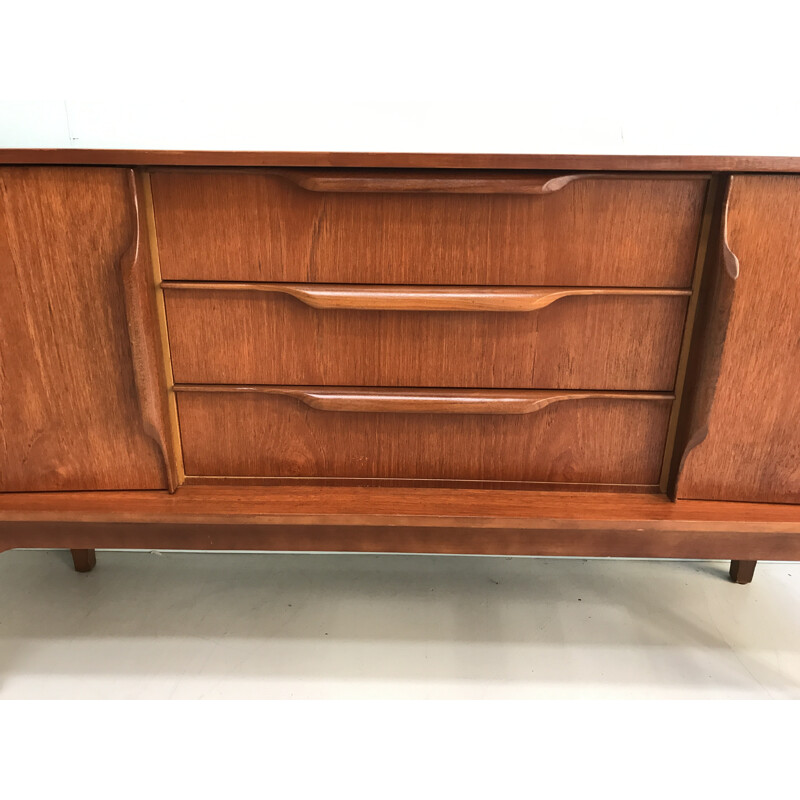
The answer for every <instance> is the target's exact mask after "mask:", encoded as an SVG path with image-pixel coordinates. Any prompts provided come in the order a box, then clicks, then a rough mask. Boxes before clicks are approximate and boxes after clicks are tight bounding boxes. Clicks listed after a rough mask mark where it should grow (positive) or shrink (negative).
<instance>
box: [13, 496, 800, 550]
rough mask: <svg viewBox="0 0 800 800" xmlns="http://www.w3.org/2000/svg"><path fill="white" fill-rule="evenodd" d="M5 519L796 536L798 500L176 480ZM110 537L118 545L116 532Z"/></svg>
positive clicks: (40, 505) (32, 506)
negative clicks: (168, 488)
mask: <svg viewBox="0 0 800 800" xmlns="http://www.w3.org/2000/svg"><path fill="white" fill-rule="evenodd" d="M11 522H38V523H42V522H87V523H88V522H99V523H107V522H121V523H140V522H141V523H145V522H146V523H169V522H174V523H181V524H188V525H197V524H216V523H226V522H227V523H230V524H233V525H236V524H254V525H256V524H258V525H290V526H294V525H326V524H327V525H352V526H363V525H386V526H420V525H421V526H426V527H448V526H453V527H458V528H462V529H463V528H489V529H494V528H519V529H527V530H537V529H538V530H572V531H577V530H586V531H590V530H594V531H598V532H601V533H608V532H609V531H612V530H613V531H629V532H635V533H638V534H639V535H640V536H641V538H643V539H647V538H648V533H650V532H653V531H672V532H676V533H677V532H690V531H704V532H718V533H723V532H751V533H761V532H767V531H782V532H785V533H793V534H797V535H798V537H800V506H795V505H780V504H770V503H728V502H721V501H702V500H678V501H676V502H671V501H670V500H669V499H667V498H666V497H665V496H664V495H660V494H622V495H621V494H618V493H603V492H588V493H584V492H528V491H515V490H508V491H507V490H499V489H415V490H414V491H413V492H410V491H408V489H391V488H386V489H384V488H359V487H348V486H330V487H326V486H274V487H272V486H236V487H233V486H225V487H209V486H197V487H192V486H183V487H180V488H179V489H178V490H177V491H176V492H175V494H173V495H170V494H168V493H167V492H164V491H155V492H154V491H134V492H113V491H108V492H30V493H6V494H0V529H2V526H3V525H5V524H6V523H11ZM756 538H757V537H756ZM14 546H18V547H19V546H24V545H22V544H21V543H18V544H16V545H14ZM32 546H33V545H32ZM116 546H125V545H124V542H119V543H118V545H116Z"/></svg>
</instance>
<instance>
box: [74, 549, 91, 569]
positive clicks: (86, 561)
mask: <svg viewBox="0 0 800 800" xmlns="http://www.w3.org/2000/svg"><path fill="white" fill-rule="evenodd" d="M70 552H71V553H72V563H73V564H74V565H75V570H76V572H91V571H92V570H93V569H94V565H95V564H96V563H97V556H96V555H95V552H94V550H70Z"/></svg>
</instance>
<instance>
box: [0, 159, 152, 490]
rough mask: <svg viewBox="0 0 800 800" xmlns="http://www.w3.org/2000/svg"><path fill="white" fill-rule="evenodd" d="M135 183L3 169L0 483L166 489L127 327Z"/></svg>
mask: <svg viewBox="0 0 800 800" xmlns="http://www.w3.org/2000/svg"><path fill="white" fill-rule="evenodd" d="M128 179H129V175H128V172H127V171H126V170H122V169H76V168H59V167H52V168H46V169H42V168H27V167H9V168H3V169H2V170H0V491H3V492H9V491H27V490H37V491H53V490H65V489H75V490H83V491H86V490H92V489H155V488H161V487H164V486H165V485H166V481H165V475H164V464H163V459H162V456H161V452H160V450H159V447H158V446H157V444H156V442H155V441H153V439H151V438H150V437H149V436H148V434H147V431H146V429H145V423H144V421H143V418H142V413H141V411H140V408H139V404H138V401H137V392H136V384H135V378H134V368H133V358H132V353H131V343H130V341H129V335H128V330H127V328H126V309H125V291H124V286H123V275H122V272H123V270H122V268H121V265H120V262H121V261H122V260H123V259H124V256H125V254H126V252H127V251H128V250H129V248H130V247H131V242H132V241H135V225H134V222H133V220H132V216H131V214H130V186H129V183H128ZM134 246H135V245H134ZM130 299H131V297H130V295H129V301H130Z"/></svg>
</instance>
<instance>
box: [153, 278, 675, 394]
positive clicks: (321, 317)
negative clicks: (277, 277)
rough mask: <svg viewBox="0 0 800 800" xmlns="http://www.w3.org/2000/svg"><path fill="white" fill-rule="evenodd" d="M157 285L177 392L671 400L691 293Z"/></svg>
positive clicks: (626, 290)
mask: <svg viewBox="0 0 800 800" xmlns="http://www.w3.org/2000/svg"><path fill="white" fill-rule="evenodd" d="M164 286H165V300H166V308H167V320H168V328H169V340H170V349H171V353H172V361H173V373H174V376H175V381H176V382H178V383H226V384H233V383H238V384H242V383H244V384H320V385H333V386H337V385H345V386H423V387H424V386H434V387H466V388H469V387H476V388H493V387H497V388H546V389H624V390H640V391H671V390H672V389H673V386H674V381H675V372H676V368H677V361H678V351H679V348H680V341H681V334H682V330H683V323H684V318H685V315H686V306H687V302H688V294H689V292H688V291H685V290H677V289H676V290H669V289H663V290H648V289H613V288H612V289H569V288H560V289H558V288H551V289H535V288H530V287H526V288H519V289H515V288H514V287H502V288H491V289H487V288H483V287H480V288H476V289H467V288H464V287H401V286H395V287H391V286H352V285H350V286H343V285H321V284H253V285H249V286H248V285H237V284H220V285H218V287H217V288H215V289H214V288H208V286H207V285H204V284H169V283H165V284H164ZM198 287H202V288H198Z"/></svg>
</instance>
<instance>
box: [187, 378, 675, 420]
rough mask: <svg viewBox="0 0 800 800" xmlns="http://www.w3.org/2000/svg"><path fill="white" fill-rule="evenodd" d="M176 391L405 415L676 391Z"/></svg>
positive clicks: (502, 410)
mask: <svg viewBox="0 0 800 800" xmlns="http://www.w3.org/2000/svg"><path fill="white" fill-rule="evenodd" d="M175 391H176V392H228V393H235V394H269V395H282V396H285V397H294V398H296V399H297V400H300V401H301V402H302V403H305V404H306V405H307V406H311V408H316V409H318V410H320V411H356V412H359V411H360V412H371V413H394V414H399V413H404V414H533V413H535V412H537V411H541V410H543V409H545V408H547V406H549V405H552V404H553V403H563V402H566V401H578V400H638V401H649V402H671V401H672V400H673V399H674V397H675V396H674V395H672V394H663V393H662V394H656V393H642V392H555V391H541V390H528V391H492V390H486V391H476V390H464V389H344V388H340V387H337V388H326V387H321V386H222V385H201V384H179V385H177V386H175Z"/></svg>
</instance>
